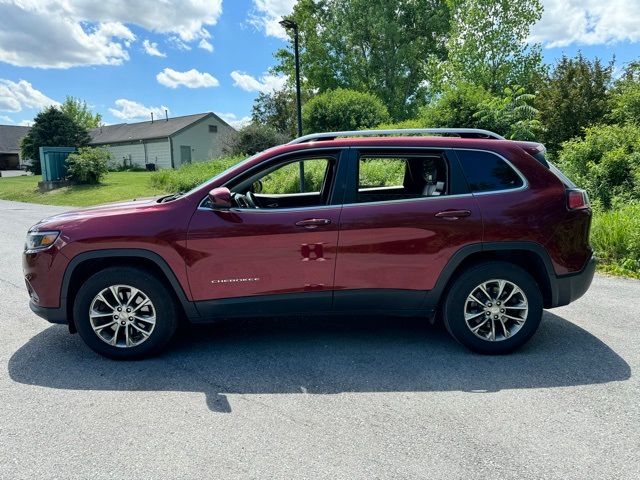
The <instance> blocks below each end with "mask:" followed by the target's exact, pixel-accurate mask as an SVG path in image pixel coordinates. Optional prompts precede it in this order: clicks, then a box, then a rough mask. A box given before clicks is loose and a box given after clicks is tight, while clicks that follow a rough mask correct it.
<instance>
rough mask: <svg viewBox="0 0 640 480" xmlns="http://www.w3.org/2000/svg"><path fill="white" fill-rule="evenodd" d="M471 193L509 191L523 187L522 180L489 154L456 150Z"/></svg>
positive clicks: (503, 162)
mask: <svg viewBox="0 0 640 480" xmlns="http://www.w3.org/2000/svg"><path fill="white" fill-rule="evenodd" d="M456 153H457V154H458V158H460V163H461V164H462V170H463V172H464V175H465V177H466V179H467V183H468V184H469V189H470V190H471V192H473V193H476V192H495V191H500V190H511V189H514V188H518V187H521V186H522V185H523V182H522V178H520V176H519V175H518V174H517V173H516V172H515V171H514V170H513V168H512V167H511V166H510V165H509V164H508V163H507V162H505V161H504V160H503V159H501V158H500V157H498V156H497V155H494V154H493V153H489V152H479V151H474V150H457V151H456Z"/></svg>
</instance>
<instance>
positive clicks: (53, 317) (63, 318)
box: [29, 300, 69, 324]
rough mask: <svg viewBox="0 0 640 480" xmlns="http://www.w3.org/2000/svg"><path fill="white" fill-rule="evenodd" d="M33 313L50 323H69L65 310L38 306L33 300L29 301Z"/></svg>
mask: <svg viewBox="0 0 640 480" xmlns="http://www.w3.org/2000/svg"><path fill="white" fill-rule="evenodd" d="M29 308H31V311H32V312H33V313H35V314H36V315H38V316H39V317H41V318H44V319H45V320H46V321H47V322H50V323H62V324H67V323H69V322H68V320H67V312H66V309H64V308H48V307H41V306H40V305H36V304H35V303H33V301H32V300H30V301H29Z"/></svg>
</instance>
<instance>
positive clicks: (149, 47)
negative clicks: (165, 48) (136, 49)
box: [142, 40, 167, 57]
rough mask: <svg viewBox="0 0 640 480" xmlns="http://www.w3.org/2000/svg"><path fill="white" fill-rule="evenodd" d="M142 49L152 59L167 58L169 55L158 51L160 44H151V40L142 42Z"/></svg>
mask: <svg viewBox="0 0 640 480" xmlns="http://www.w3.org/2000/svg"><path fill="white" fill-rule="evenodd" d="M142 48H144V51H145V52H146V53H147V54H148V55H151V56H152V57H166V56H167V55H166V54H164V53H162V52H161V51H160V50H158V44H157V43H156V42H150V41H149V40H145V41H144V42H142Z"/></svg>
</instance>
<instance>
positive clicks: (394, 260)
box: [334, 148, 482, 310]
mask: <svg viewBox="0 0 640 480" xmlns="http://www.w3.org/2000/svg"><path fill="white" fill-rule="evenodd" d="M349 172H350V174H349V176H348V180H347V186H346V193H345V204H344V206H343V209H342V215H341V218H340V238H339V244H338V259H337V264H336V276H335V293H334V308H335V309H337V310H349V309H366V310H371V309H394V310H399V309H415V308H419V307H420V305H421V303H422V300H423V298H424V296H425V291H427V290H431V289H432V288H433V287H434V285H435V283H436V281H437V279H438V276H439V275H440V272H441V271H442V269H443V267H444V266H445V264H446V263H447V261H448V260H449V259H450V258H451V256H452V255H453V254H454V253H455V251H456V250H458V249H459V248H460V247H462V246H464V245H466V244H470V243H479V242H481V238H482V219H481V216H480V212H479V209H478V207H477V205H476V202H475V200H474V198H473V196H472V195H471V194H470V193H469V192H468V188H467V186H466V182H465V181H464V178H463V176H462V174H461V171H460V166H459V163H458V161H457V158H456V157H455V155H454V154H453V153H452V152H451V151H448V150H442V149H440V150H438V149H400V148H398V149H374V148H371V149H359V150H356V149H353V150H352V155H351V158H350V162H349Z"/></svg>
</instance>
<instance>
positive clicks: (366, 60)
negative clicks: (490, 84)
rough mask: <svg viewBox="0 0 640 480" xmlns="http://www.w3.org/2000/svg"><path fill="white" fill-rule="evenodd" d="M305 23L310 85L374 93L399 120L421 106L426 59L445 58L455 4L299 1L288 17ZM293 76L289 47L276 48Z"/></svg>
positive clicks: (304, 60)
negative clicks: (451, 11) (452, 5)
mask: <svg viewBox="0 0 640 480" xmlns="http://www.w3.org/2000/svg"><path fill="white" fill-rule="evenodd" d="M290 18H291V19H292V20H294V21H296V22H297V23H298V25H299V29H300V44H301V56H300V57H301V58H300V60H301V61H300V63H301V72H302V77H303V79H304V81H305V87H306V88H307V89H308V90H310V91H312V90H317V91H318V92H319V93H322V92H324V91H326V90H334V89H336V88H348V89H354V90H359V91H366V92H370V93H373V94H374V95H376V96H377V97H378V98H380V99H381V100H382V101H383V102H384V104H385V105H386V106H387V108H388V110H389V113H390V114H391V116H392V118H393V119H395V120H400V119H404V118H408V117H411V116H413V115H414V114H415V112H416V109H417V106H418V105H419V104H420V98H419V97H420V95H419V93H420V89H421V86H422V85H423V80H424V79H425V71H426V66H427V63H428V59H429V58H430V57H431V56H435V57H437V58H439V59H443V58H444V55H445V48H444V46H445V41H446V36H447V33H448V29H449V7H448V5H447V4H446V2H444V1H442V0H319V1H318V0H300V1H299V2H298V3H297V4H296V6H295V8H294V10H293V13H292V15H291V17H290ZM276 57H277V58H278V59H279V60H280V65H279V66H278V67H277V70H278V71H280V72H283V73H286V74H287V75H289V76H290V78H292V76H293V71H294V65H293V52H292V49H291V48H287V49H283V50H280V51H278V52H277V53H276Z"/></svg>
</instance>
